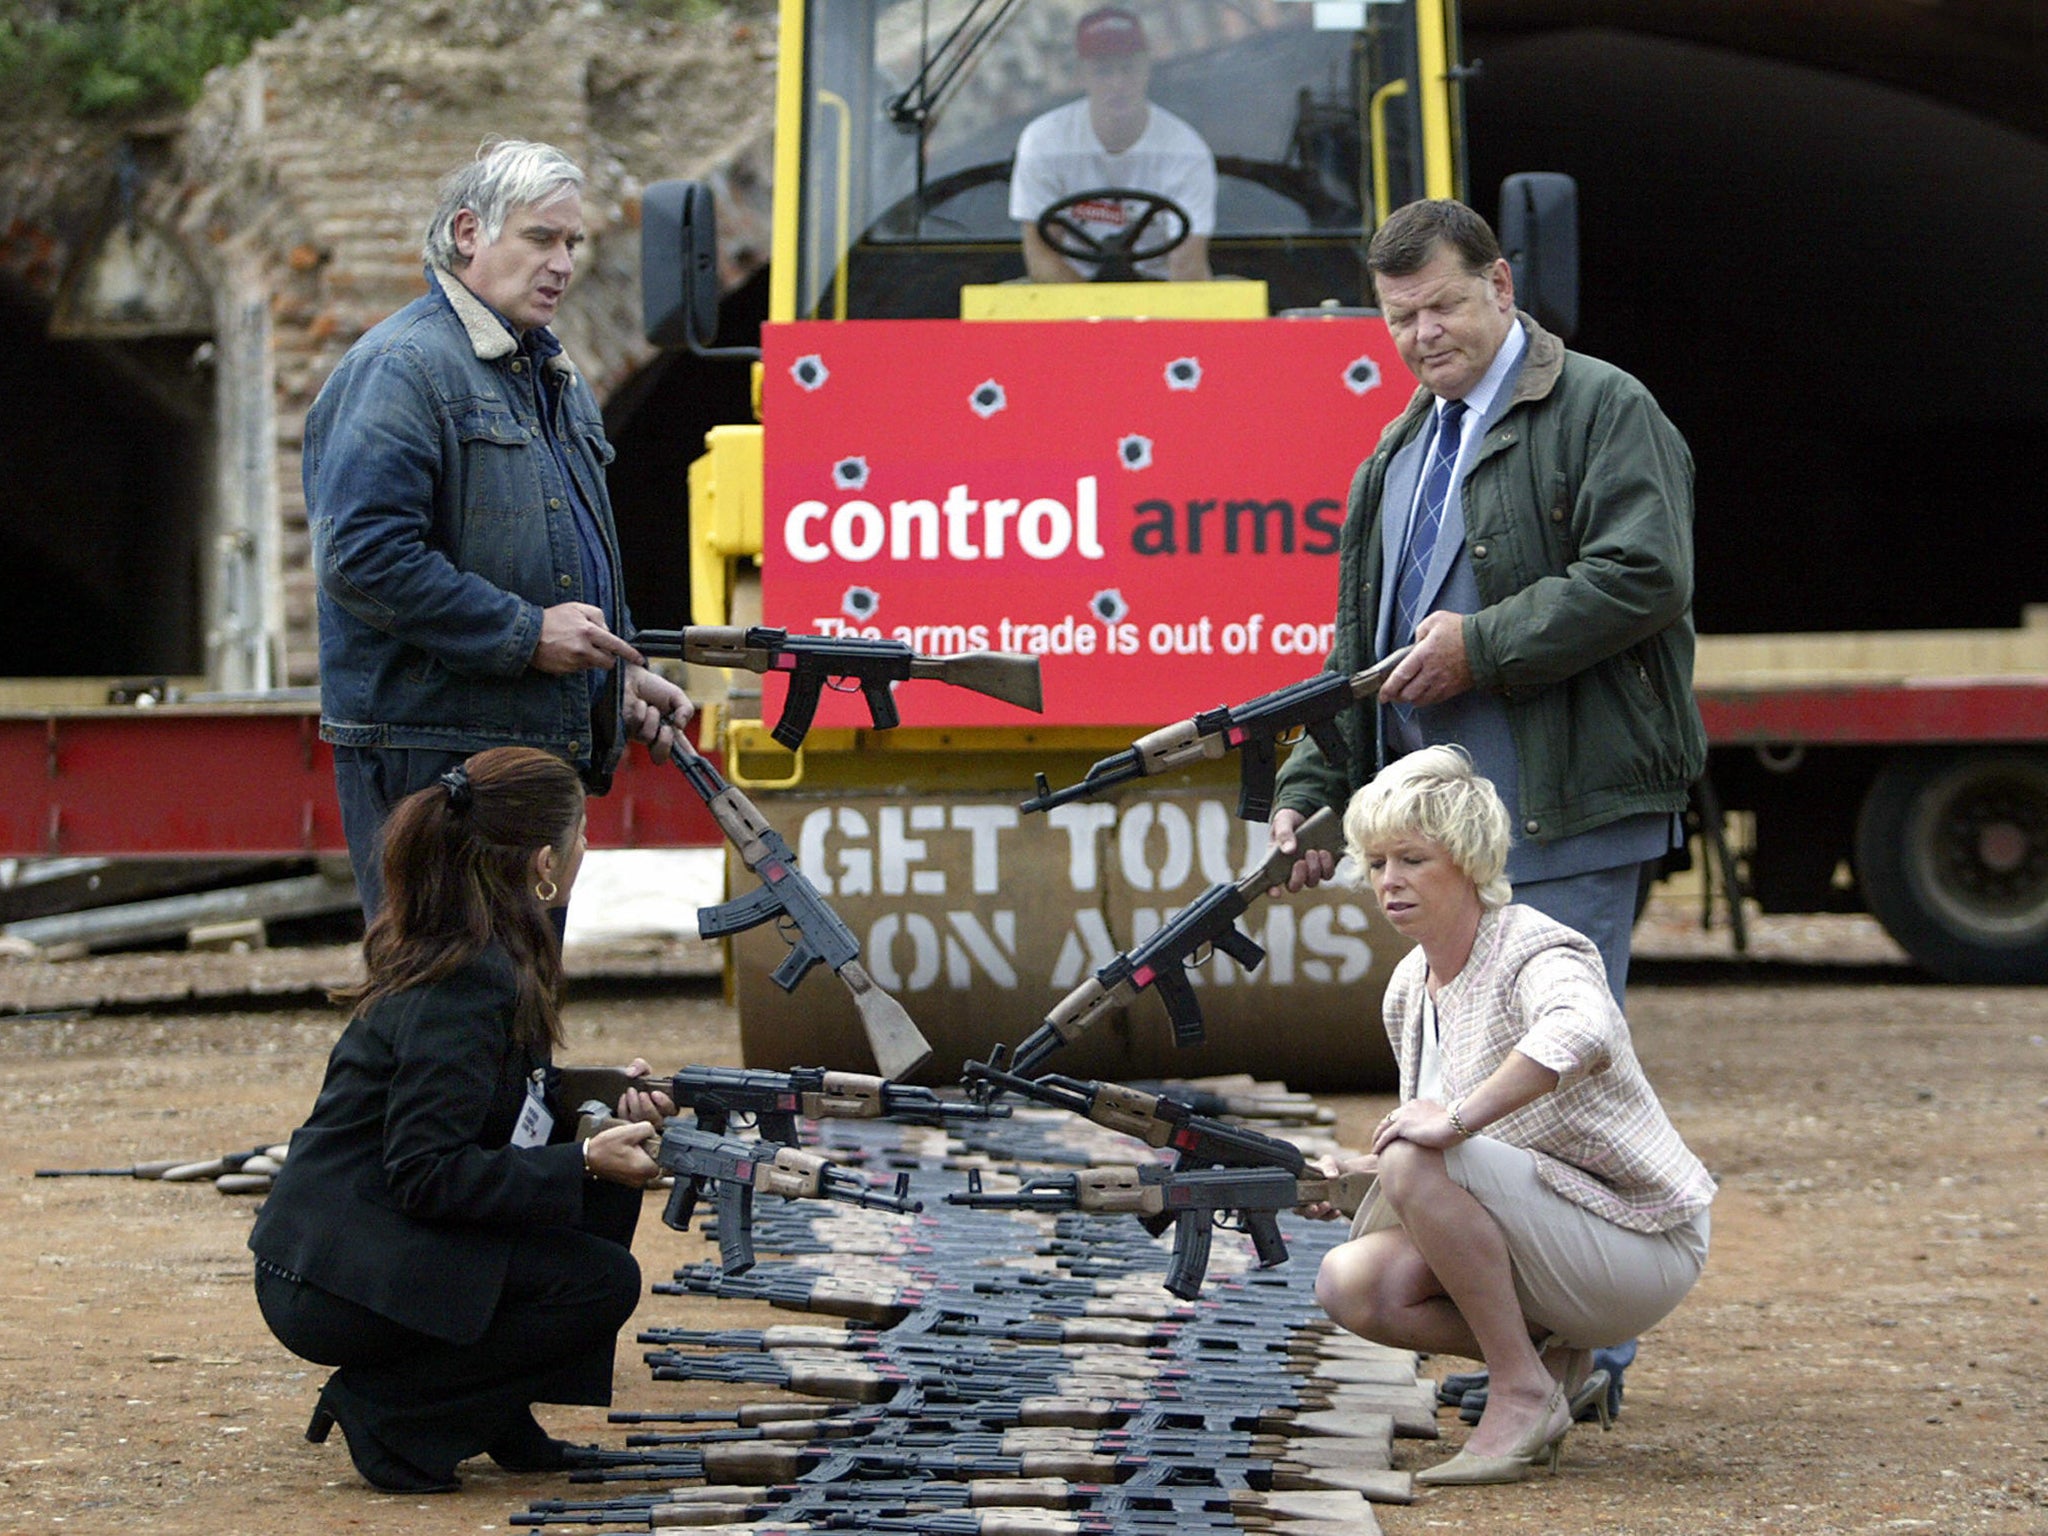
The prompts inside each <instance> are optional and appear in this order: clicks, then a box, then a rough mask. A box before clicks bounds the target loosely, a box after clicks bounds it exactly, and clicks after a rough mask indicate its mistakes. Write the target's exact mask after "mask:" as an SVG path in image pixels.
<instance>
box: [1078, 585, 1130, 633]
mask: <svg viewBox="0 0 2048 1536" xmlns="http://www.w3.org/2000/svg"><path fill="white" fill-rule="evenodd" d="M1088 611H1089V612H1090V613H1092V614H1094V615H1095V617H1096V618H1098V619H1100V620H1102V622H1103V623H1105V624H1118V623H1121V622H1122V621H1123V619H1124V616H1125V615H1126V614H1128V613H1129V612H1130V611H1131V605H1130V604H1129V603H1127V602H1125V601H1124V595H1123V593H1121V592H1119V591H1118V590H1117V589H1116V588H1115V587H1104V588H1103V589H1102V590H1101V591H1100V592H1098V593H1096V594H1095V595H1094V596H1093V597H1091V598H1089V599H1088Z"/></svg>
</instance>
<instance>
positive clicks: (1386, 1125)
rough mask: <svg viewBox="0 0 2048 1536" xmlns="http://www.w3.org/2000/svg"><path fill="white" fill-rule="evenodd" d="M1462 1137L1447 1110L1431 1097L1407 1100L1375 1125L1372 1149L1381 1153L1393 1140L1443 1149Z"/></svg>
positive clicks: (1452, 1145) (1461, 1139) (1454, 1144)
mask: <svg viewBox="0 0 2048 1536" xmlns="http://www.w3.org/2000/svg"><path fill="white" fill-rule="evenodd" d="M1464 1139H1465V1136H1464V1133H1463V1132H1462V1131H1460V1130H1459V1129H1458V1128H1457V1127H1456V1126H1455V1125H1453V1124H1452V1123H1451V1116H1450V1113H1449V1111H1447V1110H1446V1109H1445V1108H1444V1107H1443V1105H1441V1104H1439V1103H1437V1102H1436V1101H1435V1100H1433V1099H1410V1100H1409V1101H1408V1102H1407V1103H1406V1104H1402V1105H1400V1106H1398V1107H1397V1108H1395V1109H1394V1110H1393V1111H1392V1112H1391V1113H1389V1114H1388V1115H1387V1117H1386V1118H1385V1119H1383V1120H1382V1121H1380V1123H1379V1125H1378V1126H1376V1127H1375V1128H1374V1130H1373V1133H1372V1149H1373V1151H1375V1152H1384V1151H1385V1150H1386V1149H1387V1147H1388V1145H1389V1144H1391V1143H1393V1142H1396V1141H1412V1142H1414V1143H1415V1145H1416V1146H1418V1147H1432V1148H1435V1149H1436V1150H1437V1151H1442V1150H1443V1149H1444V1148H1446V1147H1455V1146H1456V1145H1457V1144H1458V1143H1459V1142H1461V1141H1463V1140H1464Z"/></svg>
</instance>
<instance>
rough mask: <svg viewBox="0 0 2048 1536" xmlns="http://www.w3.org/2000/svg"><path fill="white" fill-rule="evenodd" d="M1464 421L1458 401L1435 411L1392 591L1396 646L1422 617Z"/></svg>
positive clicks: (1411, 634)
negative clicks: (1419, 490) (1432, 436)
mask: <svg viewBox="0 0 2048 1536" xmlns="http://www.w3.org/2000/svg"><path fill="white" fill-rule="evenodd" d="M1464 419H1465V402H1464V401H1462V400H1447V401H1445V402H1444V407H1443V409H1442V410H1440V411H1439V412H1437V417H1436V437H1435V439H1434V440H1433V441H1432V442H1431V443H1430V447H1429V462H1428V464H1427V466H1426V467H1425V468H1424V470H1423V473H1422V499H1421V500H1420V501H1419V502H1418V503H1416V507H1415V523H1414V526H1413V527H1411V528H1410V529H1409V530H1408V548H1407V549H1406V550H1405V551H1404V552H1403V554H1402V557H1401V582H1400V585H1399V586H1397V587H1396V588H1395V589H1394V637H1393V638H1394V644H1395V645H1396V646H1402V645H1406V644H1407V643H1408V642H1409V641H1411V640H1413V639H1414V638H1415V625H1416V623H1417V622H1418V621H1419V620H1420V619H1421V618H1422V589H1423V584H1424V582H1425V581H1426V580H1427V579H1428V577H1429V565H1430V561H1431V559H1432V558H1433V557H1434V556H1435V554H1436V539H1437V535H1438V534H1439V533H1441V532H1442V531H1443V526H1444V508H1445V506H1446V505H1447V504H1448V503H1449V502H1450V499H1451V471H1452V469H1454V468H1455V467H1456V466H1457V462H1458V443H1459V438H1460V433H1461V430H1462V425H1461V424H1462V423H1463V421H1464Z"/></svg>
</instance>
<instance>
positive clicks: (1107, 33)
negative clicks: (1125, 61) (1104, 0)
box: [1074, 5, 1145, 59]
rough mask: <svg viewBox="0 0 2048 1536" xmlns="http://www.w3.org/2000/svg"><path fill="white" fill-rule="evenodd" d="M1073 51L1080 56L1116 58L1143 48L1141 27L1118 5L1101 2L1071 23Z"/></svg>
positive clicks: (1142, 28) (1134, 17)
mask: <svg viewBox="0 0 2048 1536" xmlns="http://www.w3.org/2000/svg"><path fill="white" fill-rule="evenodd" d="M1074 51H1075V52H1076V53H1078V54H1080V55H1081V57H1082V58H1084V59H1120V58H1124V57H1126V56H1128V55H1130V54H1133V53H1143V52H1145V28H1144V25H1143V24H1142V23H1141V22H1140V21H1139V20H1138V18H1137V17H1136V16H1134V15H1132V14H1131V13H1130V12H1129V11H1127V10H1124V9H1123V8H1122V7H1121V6H1114V5H1105V6H1103V7H1102V8H1101V9H1100V10H1095V11H1090V12H1089V13H1088V14H1087V15H1086V16H1083V17H1082V18H1081V19H1080V20H1079V21H1078V22H1076V23H1075V24H1074Z"/></svg>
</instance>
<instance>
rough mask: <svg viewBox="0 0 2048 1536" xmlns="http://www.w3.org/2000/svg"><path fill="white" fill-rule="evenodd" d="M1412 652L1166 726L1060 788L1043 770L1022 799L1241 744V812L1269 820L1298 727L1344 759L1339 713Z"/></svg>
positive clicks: (1062, 800) (1099, 786) (1090, 789)
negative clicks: (1277, 775) (1277, 774)
mask: <svg viewBox="0 0 2048 1536" xmlns="http://www.w3.org/2000/svg"><path fill="white" fill-rule="evenodd" d="M1407 654H1408V651H1407V649H1406V648H1405V647H1404V648H1402V649H1401V650H1398V651H1394V652H1392V653H1391V654H1389V655H1387V656H1385V657H1382V658H1381V659H1380V660H1379V661H1378V662H1376V663H1375V664H1373V665H1372V666H1370V667H1367V668H1366V669H1365V670H1364V671H1363V672H1353V673H1349V674H1346V673H1343V672H1318V673H1317V674H1316V675H1315V676H1314V677H1308V678H1303V679H1302V680H1301V681H1300V682H1298V683H1289V684H1288V685H1287V686H1286V687H1285V688H1276V689H1274V690H1273V692H1271V693H1263V694H1260V695H1259V697H1257V698H1256V699H1247V700H1246V701H1245V702H1244V703H1242V704H1226V705H1222V706H1219V707H1218V708H1216V709H1209V710H1204V711H1203V712H1202V713H1201V714H1199V715H1196V716H1194V717H1193V718H1192V719H1189V720H1182V721H1179V722H1177V723H1176V724H1173V725H1166V726H1161V727H1160V728H1159V729H1158V730H1156V731H1153V732H1151V733H1150V734H1149V735H1145V736H1140V737H1139V738H1138V739H1137V740H1136V741H1134V742H1132V743H1131V745H1130V746H1129V747H1127V748H1126V749H1125V750H1123V751H1122V752H1118V753H1116V754H1115V755H1114V756H1111V757H1105V758H1103V759H1102V760H1101V761H1100V762H1098V763H1097V764H1096V765H1095V766H1094V767H1092V768H1090V769H1089V770H1088V772H1087V773H1086V774H1085V775H1084V776H1083V777H1082V779H1081V782H1080V783H1078V784H1069V785H1068V786H1067V787H1066V788H1064V789H1054V788H1053V787H1052V785H1051V784H1050V783H1048V782H1047V780H1046V777H1045V775H1044V774H1042V773H1041V774H1039V775H1038V793H1037V794H1036V795H1034V796H1033V797H1032V798H1031V799H1029V800H1026V801H1025V802H1024V804H1023V809H1024V810H1025V811H1026V812H1027V813H1028V812H1031V811H1049V810H1051V809H1052V808H1053V807H1054V806H1056V805H1065V804H1066V803H1067V802H1068V801H1070V800H1082V799H1086V798H1087V797H1089V796H1091V795H1096V794H1100V793H1101V792H1102V791H1103V790H1105V789H1111V788H1114V787H1115V786H1116V785H1118V784H1128V783H1130V782H1131V781H1132V780H1133V779H1142V778H1149V777H1150V776H1152V775H1153V774H1155V773H1167V772H1170V771H1171V770H1173V769H1175V768H1185V767H1187V766H1188V765H1189V764H1190V763H1199V762H1202V761H1203V760H1205V759H1209V758H1218V757H1221V756H1222V755H1223V754H1224V753H1226V752H1229V751H1232V750H1235V751H1236V752H1238V753H1239V754H1240V766H1239V770H1238V787H1237V814H1238V815H1239V816H1240V817H1241V818H1243V819H1244V820H1246V821H1264V820H1266V819H1267V818H1268V817H1269V816H1271V815H1272V813H1273V774H1274V771H1275V769H1276V768H1277V767H1278V752H1277V749H1278V747H1279V745H1280V743H1281V742H1282V741H1284V740H1285V739H1286V738H1287V737H1289V736H1291V735H1292V734H1293V733H1294V732H1296V731H1306V732H1307V733H1308V734H1309V735H1310V736H1311V737H1313V738H1314V740H1315V744H1316V745H1317V746H1319V747H1321V748H1322V749H1323V756H1324V757H1326V758H1327V759H1329V761H1330V762H1331V763H1332V764H1333V765H1337V766H1342V764H1343V763H1345V762H1346V761H1347V760H1348V754H1347V753H1346V751H1345V748H1344V738H1343V736H1342V734H1340V733H1339V731H1338V729H1337V717H1338V716H1339V715H1341V714H1343V713H1344V711H1345V710H1347V709H1349V708H1350V707H1351V706H1352V705H1353V704H1358V703H1362V702H1364V701H1365V700H1367V699H1372V698H1377V697H1378V696H1379V691H1380V685H1381V684H1382V683H1384V682H1385V681H1386V680H1387V674H1388V673H1390V672H1392V671H1393V670H1394V668H1395V667H1397V666H1399V665H1400V664H1401V660H1402V658H1403V657H1405V656H1406V655H1407Z"/></svg>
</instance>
